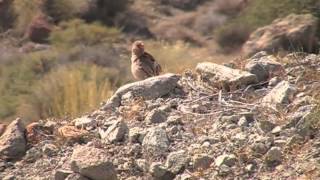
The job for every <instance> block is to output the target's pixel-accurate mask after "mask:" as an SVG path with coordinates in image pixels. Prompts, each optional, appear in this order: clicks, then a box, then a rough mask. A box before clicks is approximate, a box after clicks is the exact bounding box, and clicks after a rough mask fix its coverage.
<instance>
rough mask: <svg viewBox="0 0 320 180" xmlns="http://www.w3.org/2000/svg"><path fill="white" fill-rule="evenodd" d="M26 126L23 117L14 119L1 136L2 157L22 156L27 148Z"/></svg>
mask: <svg viewBox="0 0 320 180" xmlns="http://www.w3.org/2000/svg"><path fill="white" fill-rule="evenodd" d="M24 133H25V128H24V125H23V124H22V121H21V119H19V118H18V119H16V120H14V121H12V122H11V123H10V124H9V125H8V127H7V128H6V131H5V132H4V134H3V135H2V136H1V137H0V157H4V158H6V159H18V158H21V157H22V156H23V155H24V154H25V152H26V148H27V142H26V139H25V135H24Z"/></svg>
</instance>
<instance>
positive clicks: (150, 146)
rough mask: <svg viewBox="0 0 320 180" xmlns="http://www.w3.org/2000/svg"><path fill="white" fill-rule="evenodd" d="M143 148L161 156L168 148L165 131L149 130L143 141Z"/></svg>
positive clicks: (158, 129) (159, 129)
mask: <svg viewBox="0 0 320 180" xmlns="http://www.w3.org/2000/svg"><path fill="white" fill-rule="evenodd" d="M142 146H143V148H144V149H145V150H146V151H147V152H149V153H151V154H153V155H161V154H163V153H165V152H166V151H167V150H168V148H169V140H168V137H167V134H166V132H165V130H163V129H161V128H151V129H149V131H148V133H147V134H146V136H145V137H144V139H143V142H142Z"/></svg>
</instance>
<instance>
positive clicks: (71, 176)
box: [65, 173, 90, 180]
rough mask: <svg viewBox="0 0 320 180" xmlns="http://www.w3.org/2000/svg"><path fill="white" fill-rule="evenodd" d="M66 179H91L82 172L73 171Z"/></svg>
mask: <svg viewBox="0 0 320 180" xmlns="http://www.w3.org/2000/svg"><path fill="white" fill-rule="evenodd" d="M65 180H90V179H88V178H86V177H85V176H82V175H81V174H78V173H73V174H70V175H68V176H67V177H66V179H65Z"/></svg>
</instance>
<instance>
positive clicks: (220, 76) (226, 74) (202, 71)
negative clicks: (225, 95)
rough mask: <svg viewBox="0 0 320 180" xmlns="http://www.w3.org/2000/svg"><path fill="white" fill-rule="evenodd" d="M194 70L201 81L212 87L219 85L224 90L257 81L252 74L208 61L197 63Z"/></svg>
mask: <svg viewBox="0 0 320 180" xmlns="http://www.w3.org/2000/svg"><path fill="white" fill-rule="evenodd" d="M196 71H197V72H198V74H199V75H200V79H201V80H202V81H203V82H205V83H208V84H209V85H210V86H214V87H216V86H217V87H219V86H220V87H219V88H223V89H226V90H230V89H231V90H232V89H237V88H241V87H243V86H246V85H249V84H254V83H256V82H257V77H256V75H254V74H251V73H249V72H246V71H241V70H238V69H231V68H229V67H226V66H222V65H218V64H214V63H210V62H204V63H199V64H198V65H197V67H196ZM221 85H222V87H221Z"/></svg>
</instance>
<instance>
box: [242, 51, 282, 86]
mask: <svg viewBox="0 0 320 180" xmlns="http://www.w3.org/2000/svg"><path fill="white" fill-rule="evenodd" d="M255 57H256V56H253V57H252V58H250V59H249V62H248V63H247V64H246V65H245V70H246V71H248V72H250V73H252V74H254V75H256V76H257V79H258V81H259V82H262V81H266V80H267V79H268V78H271V77H273V76H276V75H280V74H281V73H284V68H283V67H282V65H281V64H280V63H278V62H277V58H276V57H275V56H273V55H270V56H268V55H265V56H262V57H259V56H258V57H259V58H255Z"/></svg>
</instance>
